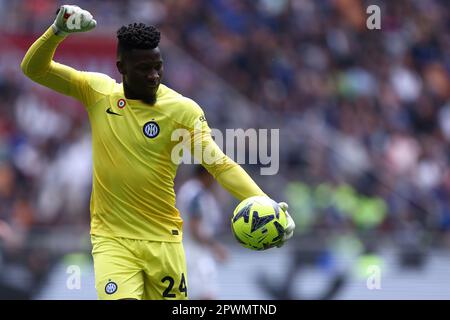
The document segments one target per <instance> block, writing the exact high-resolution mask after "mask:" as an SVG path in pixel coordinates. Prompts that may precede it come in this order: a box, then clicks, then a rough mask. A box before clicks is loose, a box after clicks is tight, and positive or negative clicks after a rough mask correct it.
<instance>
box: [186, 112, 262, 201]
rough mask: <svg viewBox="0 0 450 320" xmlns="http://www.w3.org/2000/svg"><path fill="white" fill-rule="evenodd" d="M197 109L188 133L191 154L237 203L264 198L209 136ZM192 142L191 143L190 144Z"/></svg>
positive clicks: (209, 131) (238, 166) (246, 174)
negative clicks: (253, 197)
mask: <svg viewBox="0 0 450 320" xmlns="http://www.w3.org/2000/svg"><path fill="white" fill-rule="evenodd" d="M198 109H199V112H200V113H199V117H198V119H200V120H198V121H197V122H196V125H195V127H196V128H195V129H194V130H191V131H190V135H191V137H193V138H192V140H191V144H190V145H191V153H192V154H194V157H195V158H196V160H197V161H198V162H200V163H201V164H202V165H203V166H204V167H205V169H206V170H207V171H208V172H209V173H210V174H212V175H213V177H214V178H215V179H216V180H217V182H219V184H220V185H221V186H222V187H223V188H224V189H225V190H227V191H228V192H229V193H231V194H232V195H233V196H234V197H235V198H237V199H238V200H239V201H242V200H244V199H246V198H248V197H252V196H260V195H262V196H265V195H266V194H265V193H264V192H263V191H262V190H261V189H260V188H259V187H258V185H257V184H256V183H255V182H254V181H253V179H252V178H251V177H250V176H249V175H248V173H247V172H246V171H245V170H244V169H243V168H242V167H241V166H240V165H238V164H237V163H235V162H234V161H233V160H231V159H230V158H229V157H228V156H227V155H225V154H224V153H223V152H222V150H221V149H220V148H219V146H218V145H217V144H216V142H215V141H214V139H213V138H212V136H211V129H210V128H209V126H208V124H207V122H206V119H205V117H204V115H203V113H202V111H201V109H200V108H198ZM192 142H193V143H192Z"/></svg>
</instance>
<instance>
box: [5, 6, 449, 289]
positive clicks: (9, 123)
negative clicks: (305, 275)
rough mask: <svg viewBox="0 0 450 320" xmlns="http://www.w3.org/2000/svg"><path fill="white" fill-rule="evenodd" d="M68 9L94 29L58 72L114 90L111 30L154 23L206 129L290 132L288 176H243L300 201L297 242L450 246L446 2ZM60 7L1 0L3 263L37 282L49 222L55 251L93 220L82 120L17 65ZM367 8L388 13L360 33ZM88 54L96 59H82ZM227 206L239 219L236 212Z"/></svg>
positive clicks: (284, 150) (283, 138)
mask: <svg viewBox="0 0 450 320" xmlns="http://www.w3.org/2000/svg"><path fill="white" fill-rule="evenodd" d="M74 2H75V3H76V4H77V5H79V6H81V7H84V8H86V9H88V10H89V11H90V12H91V13H92V14H93V15H94V17H95V18H96V20H97V22H98V27H97V29H96V30H95V31H93V32H92V35H83V36H78V35H76V36H74V37H80V39H84V40H83V41H84V42H83V43H84V44H85V45H86V47H83V48H79V49H78V50H79V51H76V52H73V51H72V52H68V53H67V55H65V56H62V57H61V60H60V61H63V62H65V63H68V64H70V65H72V66H74V67H79V68H83V69H85V70H89V71H100V72H105V73H108V74H109V75H111V76H114V77H115V78H116V79H117V80H120V78H119V76H118V74H117V72H116V71H115V70H114V68H115V61H114V55H115V52H114V44H115V31H116V30H117V29H118V28H119V27H120V26H121V25H123V24H126V23H131V22H134V21H143V22H147V23H152V24H156V25H157V26H159V27H160V28H161V30H162V36H163V42H162V48H163V55H164V56H165V58H166V75H165V77H166V83H167V84H168V85H169V86H172V87H174V88H175V89H177V90H179V91H180V92H181V93H182V94H184V95H186V96H189V97H191V98H193V99H194V100H196V101H197V102H198V103H199V104H200V105H201V106H202V107H203V108H204V110H205V113H206V116H207V117H208V121H209V124H210V126H211V127H214V128H218V129H225V128H236V127H242V128H280V173H279V174H278V175H277V176H262V177H260V176H257V171H256V168H255V167H256V166H244V167H245V168H246V169H247V170H249V171H250V172H251V173H252V172H254V173H252V176H254V177H255V180H256V181H257V182H258V183H259V184H260V185H261V186H262V188H263V189H264V190H266V192H267V193H268V194H270V195H272V196H273V197H274V198H276V199H285V200H286V201H287V202H288V203H289V204H290V206H291V211H292V213H293V215H294V217H295V219H296V221H297V225H298V230H297V236H298V237H301V236H302V235H306V234H309V233H315V232H321V231H324V230H325V232H327V233H329V232H333V233H341V234H342V233H346V232H348V231H350V232H358V233H360V234H361V233H364V234H370V235H372V236H373V235H375V236H377V237H379V238H378V239H388V240H389V241H391V240H392V241H400V243H403V244H405V243H406V244H411V245H417V246H423V245H425V246H428V245H431V246H439V247H447V248H448V247H449V246H450V166H449V164H450V148H449V143H450V33H449V28H450V24H449V21H450V10H449V6H448V3H447V1H445V0H430V1H421V0H397V1H387V0H386V1H376V0H374V1H362V0H320V1H314V0H255V1H239V0H209V1H206V0H204V1H200V0H182V1H178V0H171V1H146V0H133V1H112V0H107V1H74ZM62 3H63V2H61V1H55V0H31V1H17V0H14V1H6V0H2V1H0V28H1V30H2V32H1V34H0V39H1V41H2V48H1V49H0V53H1V56H0V97H1V99H0V114H1V117H0V238H1V239H3V241H2V244H3V245H2V246H3V248H4V250H2V252H3V255H2V256H3V257H4V260H5V261H13V262H17V263H18V264H20V263H22V264H25V265H26V266H27V268H28V269H31V270H33V275H38V276H39V275H40V271H42V270H46V268H47V267H48V263H49V261H51V258H49V257H46V254H45V253H43V251H42V250H39V253H38V254H37V253H36V250H33V248H35V247H40V245H39V239H42V238H43V237H42V236H41V235H42V234H48V233H49V232H48V230H49V229H48V227H51V228H53V229H52V230H59V231H52V237H51V238H50V240H49V239H48V238H45V237H44V238H45V239H46V240H45V241H46V242H45V245H46V247H47V248H50V249H52V248H53V249H54V251H57V252H64V249H65V245H66V246H68V248H71V249H72V248H73V247H76V246H77V244H78V242H77V238H76V237H75V238H74V239H73V241H69V239H72V238H70V237H69V235H70V234H71V232H73V230H78V231H80V230H81V232H83V231H84V232H88V230H87V226H88V224H89V208H88V206H89V193H90V182H91V180H90V179H91V177H90V174H91V173H90V161H91V158H90V141H89V125H88V123H87V117H86V115H85V114H84V112H83V111H82V108H81V107H80V106H79V104H78V103H77V102H75V101H72V100H71V99H69V98H65V97H61V96H59V95H58V94H56V93H53V92H51V91H50V90H48V89H45V88H40V87H39V86H37V85H35V84H33V83H31V81H29V80H27V79H26V78H25V77H24V76H23V75H22V74H21V72H20V67H19V64H20V61H21V59H22V57H23V55H24V53H25V50H26V47H27V46H29V45H30V44H31V42H32V41H33V40H34V39H35V38H36V37H37V36H38V35H40V34H41V33H42V32H43V31H44V30H45V29H46V28H47V27H48V26H49V25H50V24H51V22H52V21H53V18H52V17H53V15H54V13H55V11H56V8H57V7H58V6H59V5H60V4H62ZM370 4H377V5H379V6H380V8H381V30H368V29H367V28H366V19H367V17H368V14H367V13H366V8H367V6H368V5H370ZM24 39H25V40H24ZM68 41H72V39H70V40H68ZM80 41H81V40H80ZM90 44H91V45H92V47H91V49H89V48H88V47H89V46H90ZM103 44H104V46H103V47H102V49H101V50H99V51H98V52H99V55H101V54H103V56H96V54H95V52H96V50H97V49H95V48H97V47H98V46H102V45H103ZM62 46H64V44H63V45H62ZM68 46H69V45H68ZM96 46H97V47H96ZM72 48H73V47H72ZM93 48H94V49H93ZM105 48H106V49H105ZM71 50H72V49H71ZM83 51H89V57H83V58H80V59H81V60H79V59H78V55H80V57H81V56H82V54H83ZM187 175H188V173H186V174H184V175H181V177H180V180H183V179H184V178H186V177H187ZM222 200H223V206H224V208H228V211H227V210H224V211H225V212H230V210H231V208H232V207H233V206H234V204H235V202H232V201H230V198H226V197H225V198H222ZM56 227H59V228H56ZM317 234H322V233H317ZM35 235H37V236H35ZM64 238H65V239H66V241H61V239H64ZM395 243H398V242H395ZM79 246H80V247H83V244H79ZM20 248H22V249H20ZM23 248H25V249H23ZM50 249H49V250H50ZM51 252H53V251H51V250H50V254H49V255H50V256H51ZM0 264H1V261H0ZM15 270H16V269H15ZM27 281H28V283H29V281H31V280H27ZM23 283H27V282H26V281H25V280H23ZM16 287H17V285H16Z"/></svg>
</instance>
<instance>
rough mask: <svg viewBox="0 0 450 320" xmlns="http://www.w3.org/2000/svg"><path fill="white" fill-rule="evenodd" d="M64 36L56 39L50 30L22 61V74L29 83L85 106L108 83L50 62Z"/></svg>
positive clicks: (38, 40)
mask: <svg viewBox="0 0 450 320" xmlns="http://www.w3.org/2000/svg"><path fill="white" fill-rule="evenodd" d="M64 39H65V37H60V36H56V35H55V34H54V31H53V29H52V28H51V27H50V28H48V29H47V31H46V32H45V33H44V34H43V35H42V36H41V37H39V38H38V39H37V40H36V41H35V42H34V43H33V45H32V46H31V47H30V48H29V49H28V51H27V53H26V54H25V57H24V58H23V60H22V63H21V65H20V66H21V68H22V71H23V73H24V74H25V75H26V76H27V77H28V78H30V79H31V80H33V81H35V82H37V83H39V84H41V85H43V86H46V87H48V88H50V89H52V90H55V91H57V92H59V93H62V94H64V95H67V96H71V97H73V98H75V99H77V100H79V101H80V102H82V103H83V105H85V106H86V107H88V106H90V105H91V104H93V103H94V102H95V101H96V100H98V99H99V98H100V97H101V94H100V95H99V93H101V92H98V91H103V90H101V89H100V90H96V88H97V87H98V88H102V89H104V88H105V87H106V86H107V85H106V86H105V83H107V82H108V79H107V78H108V77H107V76H106V75H103V74H100V73H94V72H83V71H78V70H75V69H74V68H71V67H69V66H66V65H63V64H60V63H58V62H55V61H53V56H54V54H55V51H56V48H57V47H58V45H59V44H60V43H61V42H62V41H63V40H64Z"/></svg>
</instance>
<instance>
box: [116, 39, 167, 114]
mask: <svg viewBox="0 0 450 320" xmlns="http://www.w3.org/2000/svg"><path fill="white" fill-rule="evenodd" d="M116 65H117V69H118V70H119V72H120V74H121V75H122V79H123V90H124V93H125V97H126V98H127V99H135V100H141V101H143V102H144V103H146V104H149V105H154V104H155V103H156V92H157V91H158V88H159V85H160V84H161V79H162V76H163V60H162V58H161V52H160V50H159V47H156V48H155V49H131V50H128V51H125V52H121V53H119V55H118V58H117V63H116Z"/></svg>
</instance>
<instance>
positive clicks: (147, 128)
mask: <svg viewBox="0 0 450 320" xmlns="http://www.w3.org/2000/svg"><path fill="white" fill-rule="evenodd" d="M143 129H144V134H145V136H146V137H148V138H151V139H153V138H155V137H156V136H157V135H158V134H159V126H158V124H157V123H156V122H155V121H149V122H147V123H146V124H144V128H143Z"/></svg>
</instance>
